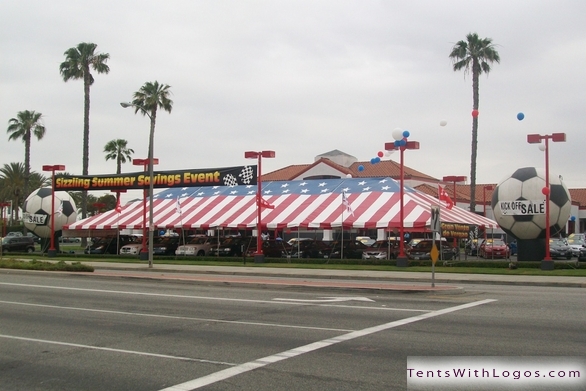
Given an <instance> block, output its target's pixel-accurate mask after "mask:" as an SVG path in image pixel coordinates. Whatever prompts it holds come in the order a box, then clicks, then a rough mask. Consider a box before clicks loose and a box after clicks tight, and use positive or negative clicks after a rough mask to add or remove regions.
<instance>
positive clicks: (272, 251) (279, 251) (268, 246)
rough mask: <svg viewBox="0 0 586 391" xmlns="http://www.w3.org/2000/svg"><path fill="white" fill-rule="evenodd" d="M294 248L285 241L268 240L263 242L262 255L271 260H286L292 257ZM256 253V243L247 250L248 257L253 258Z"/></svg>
mask: <svg viewBox="0 0 586 391" xmlns="http://www.w3.org/2000/svg"><path fill="white" fill-rule="evenodd" d="M291 248H292V246H291V245H290V244H289V243H287V242H285V241H283V240H276V239H268V240H263V241H262V253H263V254H264V255H265V256H266V257H269V258H285V257H287V255H291ZM255 253H256V241H253V242H251V243H250V246H248V247H247V249H246V256H247V257H252V256H254V254H255Z"/></svg>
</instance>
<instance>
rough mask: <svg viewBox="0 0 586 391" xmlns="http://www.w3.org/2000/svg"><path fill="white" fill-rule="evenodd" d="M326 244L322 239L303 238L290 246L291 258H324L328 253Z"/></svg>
mask: <svg viewBox="0 0 586 391" xmlns="http://www.w3.org/2000/svg"><path fill="white" fill-rule="evenodd" d="M329 252H330V249H329V247H328V245H327V244H326V243H325V242H323V241H322V240H318V239H311V240H303V241H300V242H298V243H297V244H295V245H293V246H292V248H291V258H324V256H325V255H326V254H329Z"/></svg>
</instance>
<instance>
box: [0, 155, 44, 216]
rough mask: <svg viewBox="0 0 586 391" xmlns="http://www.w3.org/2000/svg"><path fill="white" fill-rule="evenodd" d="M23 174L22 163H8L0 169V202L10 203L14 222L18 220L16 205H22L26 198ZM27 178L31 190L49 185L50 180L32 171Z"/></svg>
mask: <svg viewBox="0 0 586 391" xmlns="http://www.w3.org/2000/svg"><path fill="white" fill-rule="evenodd" d="M25 172H26V170H25V168H24V164H22V163H10V164H5V165H4V166H3V167H0V200H4V201H12V205H13V206H14V208H13V210H14V212H13V213H14V216H15V219H16V220H18V219H19V208H18V205H21V204H24V200H26V197H28V191H27V192H25V191H24V181H25ZM28 177H29V186H30V188H31V189H37V188H39V187H42V186H49V185H50V184H51V180H50V179H47V178H46V177H45V176H44V175H42V174H39V173H37V172H34V171H33V172H30V173H29V175H28Z"/></svg>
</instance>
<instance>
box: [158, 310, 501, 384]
mask: <svg viewBox="0 0 586 391" xmlns="http://www.w3.org/2000/svg"><path fill="white" fill-rule="evenodd" d="M493 301H496V300H493V299H487V300H481V301H476V302H473V303H467V304H463V305H459V306H456V307H450V308H445V309H442V310H438V311H433V312H429V313H426V314H421V315H417V316H413V317H411V318H405V319H401V320H397V321H394V322H389V323H385V324H381V325H379V326H374V327H368V328H366V329H363V330H358V331H353V332H350V333H348V334H343V335H340V336H338V337H334V338H328V339H324V340H322V341H318V342H314V343H310V344H308V345H305V346H300V347H298V348H294V349H291V350H287V351H284V352H281V353H277V354H273V355H271V356H267V357H263V358H259V359H258V360H255V361H250V362H247V363H244V364H240V365H238V366H234V367H231V368H227V369H224V370H222V371H219V372H216V373H212V374H210V375H207V376H203V377H200V378H199V379H194V380H190V381H188V382H185V383H181V384H177V385H174V386H171V387H167V388H164V389H162V390H160V391H191V390H196V389H198V388H201V387H205V386H207V385H210V384H213V383H216V382H219V381H222V380H226V379H228V378H231V377H234V376H237V375H240V374H242V373H245V372H249V371H252V370H255V369H257V368H261V367H264V366H266V365H268V364H272V363H276V362H279V361H282V360H286V359H288V358H291V357H295V356H299V355H301V354H304V353H308V352H312V351H315V350H318V349H322V348H325V347H328V346H331V345H334V344H337V343H340V342H344V341H349V340H352V339H355V338H360V337H364V336H366V335H369V334H373V333H377V332H379V331H383V330H388V329H392V328H395V327H398V326H404V325H406V324H409V323H414V322H418V321H420V320H425V319H430V318H433V317H436V316H440V315H445V314H448V313H450V312H455V311H459V310H463V309H466V308H472V307H476V306H479V305H482V304H487V303H491V302H493Z"/></svg>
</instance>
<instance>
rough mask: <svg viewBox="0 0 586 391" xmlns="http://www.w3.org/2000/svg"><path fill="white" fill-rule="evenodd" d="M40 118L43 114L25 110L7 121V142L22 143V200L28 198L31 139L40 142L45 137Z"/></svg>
mask: <svg viewBox="0 0 586 391" xmlns="http://www.w3.org/2000/svg"><path fill="white" fill-rule="evenodd" d="M42 117H43V114H41V113H37V112H35V111H29V110H25V111H19V112H18V114H17V115H16V118H10V120H9V121H8V124H9V125H8V129H7V132H8V134H9V136H8V140H18V139H21V140H22V141H23V142H24V183H23V188H22V192H23V197H24V198H26V197H27V196H28V189H29V178H30V171H31V139H32V137H33V136H34V137H36V138H37V140H41V139H42V138H43V136H45V126H44V125H43V122H42V119H43V118H42ZM22 201H24V200H22ZM16 205H18V204H16Z"/></svg>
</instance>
